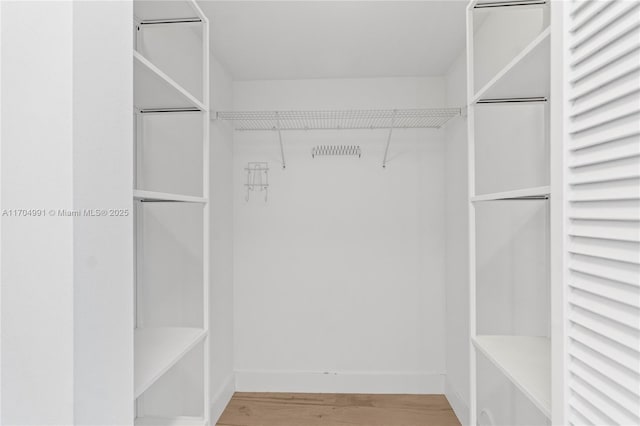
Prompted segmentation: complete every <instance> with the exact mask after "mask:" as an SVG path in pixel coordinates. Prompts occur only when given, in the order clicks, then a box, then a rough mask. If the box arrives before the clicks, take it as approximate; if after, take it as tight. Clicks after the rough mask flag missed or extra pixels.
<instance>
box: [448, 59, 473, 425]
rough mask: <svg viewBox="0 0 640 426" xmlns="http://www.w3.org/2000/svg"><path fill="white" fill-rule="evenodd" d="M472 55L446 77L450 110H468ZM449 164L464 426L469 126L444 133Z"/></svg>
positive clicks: (455, 358) (452, 287)
mask: <svg viewBox="0 0 640 426" xmlns="http://www.w3.org/2000/svg"><path fill="white" fill-rule="evenodd" d="M466 73H467V70H466V53H465V51H463V52H462V53H461V54H460V56H459V57H458V59H456V61H455V62H454V63H453V64H452V65H451V68H450V69H449V71H448V72H447V74H446V87H447V105H449V106H458V107H461V106H464V105H465V104H466V97H467V91H466V90H467V88H466V86H467V85H466V78H467V74H466ZM444 135H445V136H444V138H445V149H446V152H445V161H446V176H445V182H446V191H445V193H446V204H445V206H446V212H447V215H446V232H447V234H446V260H447V262H446V320H445V323H446V353H447V389H446V395H447V399H448V400H449V402H450V404H451V405H452V407H453V408H454V410H455V412H456V414H457V416H458V418H459V419H460V421H461V422H462V424H468V419H469V413H468V410H469V268H468V262H469V257H468V244H469V241H468V232H469V226H468V193H467V188H468V184H467V179H468V173H467V121H466V119H465V118H464V117H461V118H459V119H457V120H453V121H451V122H450V123H449V124H448V125H447V126H446V128H445V130H444Z"/></svg>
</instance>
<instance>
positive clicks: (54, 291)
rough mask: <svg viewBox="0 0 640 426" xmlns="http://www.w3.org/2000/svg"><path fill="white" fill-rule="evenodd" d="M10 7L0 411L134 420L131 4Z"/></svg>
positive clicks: (53, 420) (5, 53) (5, 17)
mask: <svg viewBox="0 0 640 426" xmlns="http://www.w3.org/2000/svg"><path fill="white" fill-rule="evenodd" d="M0 7H1V8H2V25H1V28H2V41H3V44H2V133H1V137H2V187H1V191H2V192H1V197H0V200H1V202H2V209H44V212H43V213H44V216H37V217H33V216H31V217H11V216H3V217H2V222H1V225H2V259H1V260H2V286H1V289H2V306H1V310H2V366H1V368H2V376H1V388H2V408H3V410H2V416H1V419H0V422H1V423H2V424H5V425H36V424H37V425H50V424H51V425H53V424H57V425H70V424H83V425H87V424H104V425H113V424H117V425H126V424H131V423H132V420H133V407H132V404H131V401H132V399H133V389H132V383H133V374H132V363H133V309H132V303H131V300H132V298H131V296H132V291H133V287H132V264H131V250H132V232H131V220H130V217H129V218H122V217H72V216H59V215H58V213H57V210H58V209H65V210H72V209H76V208H79V209H82V208H91V209H110V208H114V209H118V208H120V209H125V210H126V209H131V203H132V200H131V192H130V191H131V164H132V163H131V135H132V126H131V99H132V71H131V55H130V48H131V44H130V42H131V39H130V33H128V30H129V29H130V28H131V25H132V24H131V16H132V12H131V4H130V3H127V2H115V3H113V2H108V3H99V4H96V3H92V6H91V8H86V7H85V6H84V5H81V4H79V3H71V2H2V4H1V5H0ZM25 23H28V25H25ZM25 52H28V54H27V53H25ZM105 63H108V67H107V66H105ZM51 210H54V211H55V213H54V214H51V213H50V211H51ZM107 239H108V243H106V242H105V240H107Z"/></svg>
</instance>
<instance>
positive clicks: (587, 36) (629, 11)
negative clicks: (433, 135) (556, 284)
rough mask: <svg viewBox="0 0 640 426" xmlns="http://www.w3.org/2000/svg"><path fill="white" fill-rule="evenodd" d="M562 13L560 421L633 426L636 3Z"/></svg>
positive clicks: (639, 407) (638, 179)
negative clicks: (563, 399) (563, 386)
mask: <svg viewBox="0 0 640 426" xmlns="http://www.w3.org/2000/svg"><path fill="white" fill-rule="evenodd" d="M567 6H569V5H567ZM568 9H569V10H568V11H567V12H566V13H565V28H566V29H567V30H568V31H566V32H565V34H566V36H567V39H566V41H565V43H566V44H565V46H566V48H567V50H566V58H565V61H566V62H565V71H566V73H567V75H568V82H567V84H566V86H565V101H566V102H565V108H566V113H565V138H566V139H565V147H566V149H565V164H566V169H565V179H566V200H567V202H566V214H567V221H566V229H567V233H568V235H567V239H566V249H567V254H566V265H567V271H566V275H565V276H566V281H565V286H568V287H567V288H566V301H567V306H566V317H567V321H568V324H567V348H568V357H567V360H566V362H567V363H566V365H567V369H568V372H567V375H566V383H567V387H568V389H567V398H568V400H567V407H568V412H567V420H568V422H569V423H570V424H573V425H639V424H640V2H638V1H631V0H618V1H600V0H590V1H573V2H571V5H570V7H569V8H568Z"/></svg>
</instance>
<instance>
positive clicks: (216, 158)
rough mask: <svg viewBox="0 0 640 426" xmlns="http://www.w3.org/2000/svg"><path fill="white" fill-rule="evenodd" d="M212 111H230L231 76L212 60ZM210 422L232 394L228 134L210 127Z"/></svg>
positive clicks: (226, 127)
mask: <svg viewBox="0 0 640 426" xmlns="http://www.w3.org/2000/svg"><path fill="white" fill-rule="evenodd" d="M211 109H212V111H219V110H232V109H233V86H232V80H231V76H230V75H229V73H228V72H227V70H226V69H225V68H224V66H223V65H222V64H220V63H219V62H218V61H217V60H216V59H215V58H213V57H212V60H211ZM210 188H211V194H210V195H209V197H210V198H209V199H210V202H211V250H210V251H211V257H210V262H211V263H210V264H211V290H210V324H209V326H210V333H211V338H210V339H209V340H210V342H211V352H210V353H211V399H212V401H211V402H212V412H211V419H212V422H214V423H215V421H216V419H217V418H218V417H219V416H220V414H222V411H223V410H224V407H225V406H226V405H227V402H228V400H229V398H230V397H231V395H232V393H233V391H234V390H235V377H234V374H233V368H234V366H233V128H232V127H231V125H230V124H229V123H227V122H223V121H215V120H214V121H212V122H211V187H210Z"/></svg>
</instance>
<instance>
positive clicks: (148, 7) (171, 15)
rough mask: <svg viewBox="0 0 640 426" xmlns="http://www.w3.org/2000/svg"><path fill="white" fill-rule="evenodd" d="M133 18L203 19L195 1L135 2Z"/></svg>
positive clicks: (160, 0) (146, 19)
mask: <svg viewBox="0 0 640 426" xmlns="http://www.w3.org/2000/svg"><path fill="white" fill-rule="evenodd" d="M133 16H135V18H136V20H138V21H166V20H173V19H189V18H200V19H202V18H204V14H203V13H202V11H201V10H200V8H199V7H198V5H197V4H196V2H195V0H177V1H167V0H136V1H134V2H133Z"/></svg>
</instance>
